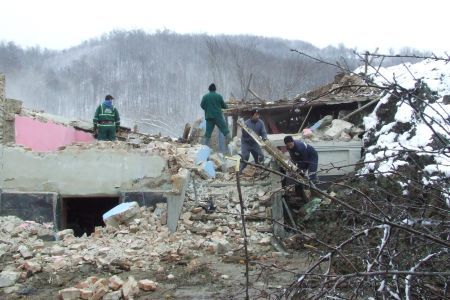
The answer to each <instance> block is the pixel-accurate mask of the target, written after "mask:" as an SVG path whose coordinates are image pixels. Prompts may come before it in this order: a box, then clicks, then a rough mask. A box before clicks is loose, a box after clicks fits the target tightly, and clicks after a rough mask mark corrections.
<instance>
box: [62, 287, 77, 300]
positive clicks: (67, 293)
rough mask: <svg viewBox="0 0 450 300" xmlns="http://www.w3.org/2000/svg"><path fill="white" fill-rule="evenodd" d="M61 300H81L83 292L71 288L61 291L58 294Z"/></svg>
mask: <svg viewBox="0 0 450 300" xmlns="http://www.w3.org/2000/svg"><path fill="white" fill-rule="evenodd" d="M58 294H59V297H60V299H63V300H75V299H78V298H80V295H81V292H80V290H79V289H77V288H74V287H70V288H67V289H63V290H60V291H59V292H58Z"/></svg>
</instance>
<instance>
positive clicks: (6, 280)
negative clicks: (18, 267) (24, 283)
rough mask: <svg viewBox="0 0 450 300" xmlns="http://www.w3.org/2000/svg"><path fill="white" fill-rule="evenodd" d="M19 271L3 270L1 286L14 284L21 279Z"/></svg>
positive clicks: (0, 275)
mask: <svg viewBox="0 0 450 300" xmlns="http://www.w3.org/2000/svg"><path fill="white" fill-rule="evenodd" d="M19 277H20V273H19V272H12V271H3V272H1V273H0V288H3V287H7V286H12V285H14V284H15V283H16V281H17V280H18V279H19Z"/></svg>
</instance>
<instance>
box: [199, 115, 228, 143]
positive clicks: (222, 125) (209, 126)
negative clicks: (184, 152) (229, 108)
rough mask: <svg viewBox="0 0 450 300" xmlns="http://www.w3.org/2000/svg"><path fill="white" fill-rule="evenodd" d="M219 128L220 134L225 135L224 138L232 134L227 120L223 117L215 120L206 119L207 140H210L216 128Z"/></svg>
mask: <svg viewBox="0 0 450 300" xmlns="http://www.w3.org/2000/svg"><path fill="white" fill-rule="evenodd" d="M216 125H217V127H219V130H220V132H222V133H223V135H224V136H227V135H228V134H229V133H230V130H229V129H228V125H227V123H226V122H225V119H224V118H223V116H220V117H217V118H213V119H206V132H205V138H207V139H210V138H211V134H212V132H213V130H214V126H216Z"/></svg>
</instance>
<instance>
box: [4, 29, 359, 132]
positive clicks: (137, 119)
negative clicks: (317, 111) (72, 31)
mask: <svg viewBox="0 0 450 300" xmlns="http://www.w3.org/2000/svg"><path fill="white" fill-rule="evenodd" d="M291 48H294V49H298V50H301V51H305V52H307V53H309V54H311V55H316V56H320V57H321V58H323V59H327V60H330V61H332V62H336V61H341V62H343V61H344V60H345V63H346V64H348V65H349V67H350V68H354V67H356V66H357V64H358V63H359V62H358V60H357V59H356V58H355V55H354V54H353V51H352V50H351V49H347V48H344V47H338V48H334V47H327V48H324V49H318V48H316V47H314V46H313V45H311V44H309V43H306V42H301V41H288V40H282V39H274V38H262V37H255V36H208V35H181V34H175V33H171V32H158V33H155V34H148V33H145V32H143V31H114V32H111V33H109V34H106V35H104V36H102V37H101V38H98V39H93V40H89V41H86V42H84V43H83V44H81V45H79V46H77V47H73V48H70V49H67V50H62V51H51V50H46V49H39V48H29V49H22V48H20V47H18V46H17V45H15V44H14V43H11V42H10V43H7V42H3V43H1V44H0V72H1V73H4V74H5V75H6V96H7V97H8V98H15V99H20V100H22V101H24V105H25V106H27V107H31V108H36V109H42V110H45V111H47V112H49V113H54V114H60V115H63V116H67V117H76V118H79V119H84V120H91V119H92V116H93V114H94V111H95V108H96V106H97V105H98V104H99V103H100V102H101V100H102V99H103V98H104V96H105V95H106V94H112V95H113V96H114V97H115V98H116V101H115V105H116V107H117V108H118V109H119V111H120V113H121V117H122V119H123V121H124V122H123V123H124V125H126V126H133V125H134V124H137V125H138V126H139V128H140V130H141V131H145V132H150V133H157V132H162V133H164V134H170V135H173V136H177V135H179V134H180V133H181V132H182V129H183V127H184V124H185V123H186V122H192V121H193V120H194V119H196V118H197V117H200V116H202V111H201V109H200V107H199V103H200V99H201V97H202V95H203V94H204V93H205V92H206V91H207V87H208V85H209V84H210V83H211V82H215V83H216V85H217V88H218V92H219V93H221V94H222V95H223V96H224V98H225V100H227V99H229V98H230V97H234V98H237V99H242V98H243V96H244V93H245V90H246V85H247V82H248V80H249V77H250V74H253V75H252V82H251V88H252V90H254V91H255V92H257V93H258V94H259V95H260V96H261V97H263V98H265V99H270V100H277V99H282V98H290V97H293V96H295V95H296V94H298V93H301V92H304V91H307V90H309V89H312V88H314V87H317V86H320V85H322V84H324V83H328V82H329V81H330V80H332V79H333V76H334V75H335V74H336V73H337V70H336V69H335V68H333V67H331V66H328V65H325V64H319V63H317V62H314V61H312V60H310V59H308V58H305V57H303V56H300V55H299V54H298V53H295V52H291V51H290V50H289V49H291Z"/></svg>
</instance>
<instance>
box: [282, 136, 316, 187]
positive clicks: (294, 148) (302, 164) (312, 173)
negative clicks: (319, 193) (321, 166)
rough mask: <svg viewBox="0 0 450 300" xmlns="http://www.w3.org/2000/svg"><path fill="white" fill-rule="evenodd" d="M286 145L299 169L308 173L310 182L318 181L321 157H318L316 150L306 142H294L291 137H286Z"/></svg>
mask: <svg viewBox="0 0 450 300" xmlns="http://www.w3.org/2000/svg"><path fill="white" fill-rule="evenodd" d="M284 144H285V145H286V148H287V149H288V151H289V155H290V156H291V160H292V161H293V162H294V163H295V164H296V165H297V167H298V168H299V169H300V170H302V171H304V172H305V173H306V171H307V173H308V178H309V180H311V181H313V182H315V181H317V164H318V161H319V156H318V155H317V151H316V149H314V147H313V146H311V145H308V144H307V143H305V142H302V141H294V139H293V138H292V136H290V135H287V136H285V137H284Z"/></svg>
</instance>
